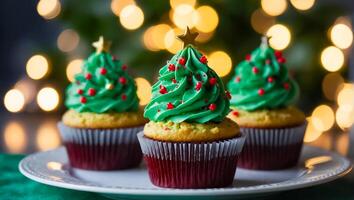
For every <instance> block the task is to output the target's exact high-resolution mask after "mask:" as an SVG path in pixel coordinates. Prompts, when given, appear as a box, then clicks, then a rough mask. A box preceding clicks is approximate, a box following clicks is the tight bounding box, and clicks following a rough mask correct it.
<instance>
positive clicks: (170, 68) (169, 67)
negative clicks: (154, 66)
mask: <svg viewBox="0 0 354 200" xmlns="http://www.w3.org/2000/svg"><path fill="white" fill-rule="evenodd" d="M175 70H176V66H175V65H174V64H169V65H168V71H170V72H173V71H175Z"/></svg>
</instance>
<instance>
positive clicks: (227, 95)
mask: <svg viewBox="0 0 354 200" xmlns="http://www.w3.org/2000/svg"><path fill="white" fill-rule="evenodd" d="M225 94H226V97H227V98H228V99H231V98H232V96H231V94H230V92H229V91H227V90H226V91H225Z"/></svg>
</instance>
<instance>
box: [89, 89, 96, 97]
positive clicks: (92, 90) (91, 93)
mask: <svg viewBox="0 0 354 200" xmlns="http://www.w3.org/2000/svg"><path fill="white" fill-rule="evenodd" d="M88 94H89V95H90V96H95V94H96V90H95V89H93V88H90V89H89V90H88Z"/></svg>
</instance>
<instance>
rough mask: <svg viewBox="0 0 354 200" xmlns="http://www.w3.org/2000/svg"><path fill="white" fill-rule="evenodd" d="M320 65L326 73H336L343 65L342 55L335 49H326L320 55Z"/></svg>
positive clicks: (332, 47) (331, 47)
mask: <svg viewBox="0 0 354 200" xmlns="http://www.w3.org/2000/svg"><path fill="white" fill-rule="evenodd" d="M321 63H322V66H323V67H324V68H325V69H326V70H327V71H330V72H335V71H338V70H339V69H340V68H341V67H342V66H343V64H344V54H343V52H342V51H341V50H340V49H338V48H337V47H334V46H330V47H327V48H325V49H324V50H323V51H322V53H321Z"/></svg>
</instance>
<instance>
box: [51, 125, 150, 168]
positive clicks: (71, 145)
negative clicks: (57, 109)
mask: <svg viewBox="0 0 354 200" xmlns="http://www.w3.org/2000/svg"><path fill="white" fill-rule="evenodd" d="M58 128H59V130H60V135H61V137H62V140H63V142H64V145H65V147H66V150H67V153H68V157H69V161H70V164H71V165H72V166H73V167H76V168H81V169H89V170H115V169H124V168H130V167H135V166H137V165H139V163H140V162H141V159H142V153H141V149H140V146H139V142H138V138H137V133H138V132H140V131H142V130H143V126H138V127H131V128H116V129H88V128H73V127H69V126H66V125H64V124H63V123H62V122H59V123H58Z"/></svg>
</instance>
